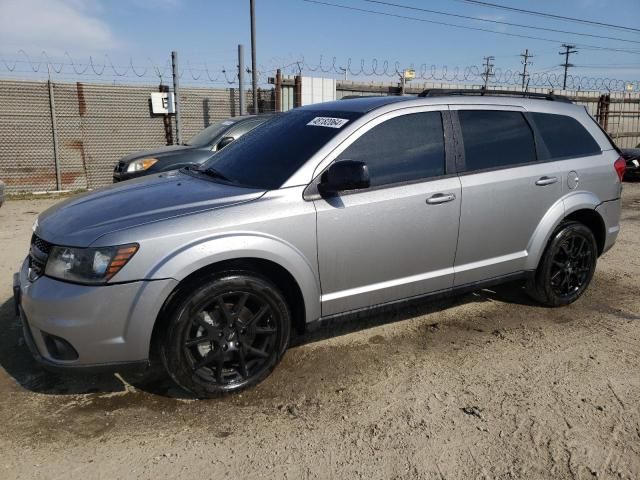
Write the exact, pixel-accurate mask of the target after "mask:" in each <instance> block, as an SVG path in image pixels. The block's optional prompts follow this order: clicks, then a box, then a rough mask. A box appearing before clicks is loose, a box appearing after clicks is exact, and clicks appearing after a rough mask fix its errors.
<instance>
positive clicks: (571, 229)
mask: <svg viewBox="0 0 640 480" xmlns="http://www.w3.org/2000/svg"><path fill="white" fill-rule="evenodd" d="M597 258H598V247H597V244H596V240H595V237H594V236H593V232H592V231H591V230H590V229H589V228H588V227H586V226H585V225H583V224H581V223H579V222H564V223H563V224H561V225H560V226H559V227H558V229H557V230H556V231H555V232H554V234H553V235H552V237H551V240H549V244H548V245H547V248H546V250H545V253H544V255H543V256H542V259H541V261H540V264H539V265H538V269H537V270H536V273H535V276H534V277H533V278H532V279H531V280H530V281H529V282H528V284H527V291H528V293H529V294H530V295H531V296H532V297H533V298H534V299H535V300H537V301H539V302H540V303H543V304H544V305H547V306H550V307H558V306H562V305H568V304H570V303H573V302H575V301H576V300H577V299H578V298H579V297H580V296H581V295H582V294H583V293H584V291H585V290H586V289H587V287H588V286H589V283H591V279H592V278H593V274H594V272H595V268H596V262H597Z"/></svg>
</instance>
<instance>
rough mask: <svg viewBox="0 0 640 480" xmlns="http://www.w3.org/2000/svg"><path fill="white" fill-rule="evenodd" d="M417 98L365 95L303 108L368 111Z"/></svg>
mask: <svg viewBox="0 0 640 480" xmlns="http://www.w3.org/2000/svg"><path fill="white" fill-rule="evenodd" d="M415 98H416V97H413V96H405V97H402V96H398V95H389V96H385V97H379V96H369V97H366V96H364V97H360V98H349V99H347V100H336V101H333V102H323V103H314V104H312V105H307V106H304V107H301V108H302V109H305V110H314V111H322V110H329V111H333V112H358V113H367V112H370V111H371V110H375V109H376V108H380V107H383V106H385V105H389V104H391V103H398V102H406V101H408V100H415Z"/></svg>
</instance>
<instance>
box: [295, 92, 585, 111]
mask: <svg viewBox="0 0 640 480" xmlns="http://www.w3.org/2000/svg"><path fill="white" fill-rule="evenodd" d="M515 93H516V95H506V96H505V95H491V94H490V93H489V92H487V93H486V94H484V95H456V94H450V95H448V94H442V95H437V96H426V97H417V96H414V95H405V96H399V95H395V96H394V95H390V96H368V97H367V96H363V97H359V98H349V99H346V100H337V101H332V102H323V103H315V104H312V105H307V106H304V107H300V108H301V109H304V110H313V111H333V112H357V113H363V114H364V113H369V112H371V111H372V110H379V109H381V110H384V111H388V110H395V109H396V108H398V107H394V105H397V104H400V103H406V106H407V107H415V106H421V105H443V104H444V105H495V106H500V105H502V106H514V107H521V108H524V109H525V110H529V111H534V112H535V111H540V112H554V113H555V112H557V113H560V112H563V113H569V112H575V111H576V110H581V109H583V107H580V106H578V105H575V104H573V103H570V102H565V101H552V100H550V99H546V100H545V99H544V98H540V97H543V96H537V97H533V98H532V97H528V98H527V97H521V96H520V95H518V94H517V92H515Z"/></svg>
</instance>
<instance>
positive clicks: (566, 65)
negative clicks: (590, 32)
mask: <svg viewBox="0 0 640 480" xmlns="http://www.w3.org/2000/svg"><path fill="white" fill-rule="evenodd" d="M562 48H564V52H558V54H559V55H564V63H563V64H562V65H560V66H561V67H564V82H562V89H563V90H566V89H567V70H568V69H569V67H573V64H572V63H569V55H570V54H572V53H578V51H577V50H573V49H574V48H576V46H575V45H567V44H566V43H563V44H562Z"/></svg>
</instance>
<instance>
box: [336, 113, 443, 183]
mask: <svg viewBox="0 0 640 480" xmlns="http://www.w3.org/2000/svg"><path fill="white" fill-rule="evenodd" d="M340 160H357V161H362V162H365V163H366V164H367V167H368V168H369V176H370V178H371V186H372V187H378V186H382V185H389V184H393V183H400V182H408V181H415V180H419V179H423V178H430V177H437V176H440V175H444V171H445V154H444V132H443V127H442V115H441V114H440V112H423V113H412V114H408V115H402V116H400V117H395V118H392V119H390V120H387V121H386V122H383V123H381V124H380V125H377V126H375V127H373V128H372V129H371V130H369V131H368V132H366V133H364V134H363V135H362V136H361V137H360V138H358V139H357V140H356V141H355V142H353V143H352V144H351V145H350V146H349V147H348V148H347V149H346V150H345V151H344V152H342V153H341V154H340V156H339V157H338V159H337V161H340Z"/></svg>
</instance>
